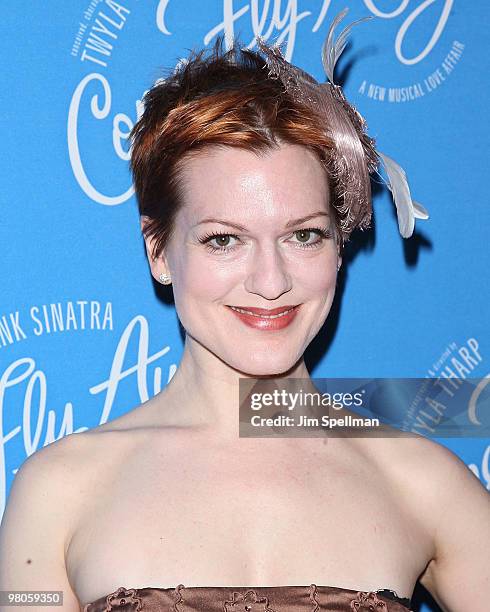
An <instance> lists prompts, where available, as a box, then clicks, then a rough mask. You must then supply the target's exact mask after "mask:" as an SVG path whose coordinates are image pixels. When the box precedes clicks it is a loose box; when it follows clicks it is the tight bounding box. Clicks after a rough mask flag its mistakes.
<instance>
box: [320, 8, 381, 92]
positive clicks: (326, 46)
mask: <svg viewBox="0 0 490 612" xmlns="http://www.w3.org/2000/svg"><path fill="white" fill-rule="evenodd" d="M348 12H349V9H348V7H345V8H344V9H343V10H342V11H340V13H338V15H336V16H335V19H334V20H333V21H332V23H331V24H330V27H329V29H328V33H327V37H326V38H325V42H324V43H323V47H322V63H323V68H324V70H325V74H326V75H327V77H328V80H329V81H330V83H332V85H334V84H335V83H334V79H333V75H334V70H335V65H336V63H337V60H338V59H339V57H340V56H341V55H342V52H343V51H344V49H345V46H346V44H347V38H348V36H349V34H350V31H351V29H352V27H353V26H355V25H356V24H358V23H361V22H362V21H369V20H370V19H373V16H372V15H369V16H368V17H362V18H361V19H358V20H357V21H353V22H352V23H350V24H349V25H348V26H347V27H345V28H344V29H343V30H342V32H341V33H340V34H339V36H338V38H337V40H336V41H335V42H334V35H335V28H336V27H337V26H338V24H339V23H340V22H341V21H342V19H343V18H344V17H345V16H346V15H347V13H348Z"/></svg>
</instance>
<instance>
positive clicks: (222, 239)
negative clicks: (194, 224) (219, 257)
mask: <svg viewBox="0 0 490 612" xmlns="http://www.w3.org/2000/svg"><path fill="white" fill-rule="evenodd" d="M231 239H235V240H238V236H234V235H233V234H207V235H206V236H203V237H202V238H200V239H199V242H201V243H202V244H204V245H205V246H206V248H207V249H208V250H209V251H211V252H215V251H230V250H231V249H233V248H234V247H235V246H236V245H234V244H232V245H231V246H230V240H231ZM213 243H214V244H213Z"/></svg>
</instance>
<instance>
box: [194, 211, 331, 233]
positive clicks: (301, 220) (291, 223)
mask: <svg viewBox="0 0 490 612" xmlns="http://www.w3.org/2000/svg"><path fill="white" fill-rule="evenodd" d="M320 216H322V217H330V215H329V214H328V213H327V212H326V211H324V210H319V211H318V212H315V213H312V214H311V215H306V217H300V218H299V219H292V220H291V221H288V222H287V223H286V225H285V228H286V229H287V228H289V227H293V226H295V225H299V224H300V223H304V222H305V221H309V220H310V219H314V218H315V217H320ZM203 223H219V224H221V225H228V226H230V227H234V228H235V229H237V230H239V231H240V232H246V231H247V228H246V227H243V225H239V224H238V223H233V222H232V221H227V220H226V219H216V218H215V217H206V218H205V219H202V220H201V221H199V223H196V226H197V225H202V224H203ZM194 227H195V226H194Z"/></svg>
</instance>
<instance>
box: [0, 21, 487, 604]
mask: <svg viewBox="0 0 490 612" xmlns="http://www.w3.org/2000/svg"><path fill="white" fill-rule="evenodd" d="M344 14H345V11H344V12H343V13H341V14H340V16H339V17H338V18H337V19H336V20H335V21H334V23H333V24H332V29H331V33H330V34H332V33H333V28H334V27H335V26H336V24H337V23H338V21H340V19H341V18H342V17H343V15H344ZM261 49H262V51H263V53H264V55H265V59H264V57H263V56H261V55H260V54H255V53H252V52H250V51H238V50H237V49H235V50H234V51H232V52H227V53H224V52H223V51H222V50H221V48H220V46H217V47H216V48H215V50H214V52H213V53H212V54H211V55H210V56H209V57H204V56H203V55H202V54H200V55H197V56H193V57H192V58H191V59H190V61H189V62H188V63H187V64H186V65H185V66H181V67H180V68H179V70H178V71H177V72H176V73H174V75H173V76H172V77H171V78H169V79H168V80H166V81H164V82H160V83H157V84H156V85H155V86H154V87H153V88H152V89H151V90H150V91H149V92H148V94H147V96H146V98H145V111H144V114H143V116H142V117H141V119H140V121H139V122H138V124H137V125H136V126H135V129H134V131H133V149H132V168H133V172H134V179H135V186H136V193H137V196H138V202H139V206H140V212H141V219H142V229H143V233H144V236H145V241H146V247H147V252H148V258H149V262H150V267H151V272H152V274H153V276H154V278H155V279H156V280H157V281H159V282H161V283H162V284H170V283H172V284H173V293H174V299H175V306H176V309H177V313H178V317H179V319H180V321H181V323H182V325H183V327H184V329H185V331H186V337H185V348H184V354H183V358H182V361H181V363H180V365H179V368H178V370H177V372H176V374H175V375H174V377H173V378H172V380H171V381H170V383H169V384H168V385H167V386H166V387H165V388H164V390H163V391H162V392H161V393H160V394H158V395H157V396H155V397H154V398H152V399H151V400H150V401H149V402H146V403H145V404H144V405H142V406H140V407H138V408H137V409H135V410H132V411H130V412H129V413H127V414H125V415H124V416H122V417H121V418H118V419H115V420H113V421H111V422H110V423H107V424H105V425H103V426H101V427H97V428H95V429H94V430H91V431H89V432H84V433H82V434H78V435H76V436H69V437H67V438H64V439H62V440H60V441H58V442H56V443H54V444H51V445H50V446H49V447H46V448H43V449H42V450H40V451H38V452H37V453H35V456H32V457H30V458H29V459H28V460H27V461H26V462H25V463H24V464H23V465H22V467H21V469H20V470H19V473H18V474H17V476H16V479H15V482H14V485H13V487H12V490H11V494H10V498H9V504H8V506H7V510H6V512H5V516H4V522H3V526H2V532H1V540H0V544H1V547H2V561H1V566H0V586H1V588H2V589H4V590H6V589H9V590H14V589H29V590H37V589H52V590H61V591H63V596H64V600H63V609H65V610H78V609H79V608H82V609H83V610H84V611H85V612H99V611H102V610H115V609H117V610H134V609H136V610H205V611H211V610H225V611H233V612H239V611H245V610H247V611H252V612H257V611H269V612H272V611H274V612H291V611H293V610H305V611H306V610H321V609H324V610H346V611H347V610H361V611H362V610H366V611H367V610H385V611H387V612H390V611H394V612H403V611H406V610H408V609H409V608H410V600H409V598H410V597H411V594H412V591H413V587H414V585H415V583H416V581H417V579H420V580H421V582H422V583H423V584H424V585H425V586H426V587H427V588H428V589H429V591H430V592H431V593H432V594H433V595H434V597H435V598H436V600H437V601H438V602H439V603H440V605H441V606H442V608H443V609H444V610H451V611H452V612H467V611H468V610H472V612H483V611H484V610H487V609H488V595H489V592H490V591H489V579H488V571H487V569H486V567H485V563H484V560H485V559H486V558H487V555H488V547H489V544H490V536H489V533H488V527H487V525H488V518H489V502H488V498H487V496H486V494H485V492H484V490H483V489H482V487H481V485H480V483H479V482H478V480H477V479H476V478H475V477H474V476H473V475H472V473H471V472H470V471H469V470H468V469H467V468H466V466H465V465H464V463H463V462H462V461H460V460H459V459H458V458H457V457H456V456H455V455H453V454H452V453H451V452H450V451H448V450H447V449H445V448H444V447H442V446H440V445H438V444H435V443H433V442H430V441H428V440H426V439H424V438H421V437H402V438H400V437H398V438H393V437H387V438H381V437H379V438H372V437H369V438H359V437H356V438H350V437H348V436H340V437H334V438H331V439H329V440H328V444H322V443H321V441H320V440H318V439H317V438H313V439H311V438H274V439H271V438H266V439H264V438H260V439H259V438H240V437H239V436H238V410H237V408H238V405H237V404H238V402H237V398H238V382H239V379H240V378H249V379H254V378H258V377H260V378H261V379H271V380H272V379H274V378H276V379H288V378H290V379H298V378H299V379H306V380H308V379H309V373H308V371H307V369H306V366H305V363H304V359H303V354H304V351H305V349H306V348H307V346H308V345H309V344H310V342H311V341H312V340H313V338H314V337H315V336H316V334H317V333H318V331H319V329H320V328H321V327H322V325H323V323H324V321H325V319H326V317H327V316H328V313H329V310H330V307H331V304H332V300H333V297H334V293H335V287H336V280H337V273H338V269H339V267H340V265H341V261H342V248H343V245H344V243H345V241H346V240H347V239H348V237H349V235H350V233H351V232H352V230H353V229H354V228H355V227H361V228H362V227H367V225H368V223H369V217H370V214H371V208H370V192H369V174H370V173H371V172H373V171H374V170H375V169H376V167H377V162H378V161H379V158H381V159H383V161H384V162H385V164H386V168H387V171H388V174H389V176H390V181H389V186H390V188H391V189H392V190H393V192H394V194H395V200H396V204H397V209H398V215H399V224H400V231H401V232H402V234H403V235H410V233H411V232H412V231H413V218H414V216H418V217H422V218H424V217H425V216H426V213H425V211H424V209H423V208H422V207H420V206H419V205H417V204H414V203H413V202H412V201H411V199H410V198H409V192H408V186H407V185H406V181H404V177H403V173H402V172H401V173H400V169H399V167H398V166H397V165H396V164H395V163H394V162H393V161H392V160H390V159H389V158H387V157H385V156H381V154H379V153H378V152H376V151H375V149H374V142H373V141H372V140H371V139H370V138H369V137H368V136H367V135H366V134H365V132H364V127H365V126H364V123H363V121H362V118H361V117H360V116H359V115H357V114H356V112H355V111H354V109H352V107H350V106H349V105H348V103H347V102H346V101H345V99H344V98H343V94H342V92H341V90H340V88H339V87H338V86H336V85H333V67H334V65H335V61H336V59H337V57H338V55H339V54H340V53H341V51H342V45H340V46H339V45H337V44H336V45H334V44H333V38H332V36H331V35H329V39H328V41H327V46H326V49H325V58H326V59H325V63H326V68H327V73H328V72H330V74H329V76H330V83H331V84H326V85H322V86H319V85H318V84H316V83H315V82H314V81H313V80H312V79H311V77H308V75H305V74H304V73H302V72H300V71H299V70H297V69H295V68H294V67H292V66H290V65H289V64H288V63H287V62H285V61H284V60H282V58H281V57H280V55H279V54H278V53H277V52H276V51H274V50H271V49H268V48H267V47H266V45H265V44H263V43H261ZM397 171H398V175H397ZM397 176H398V180H397V178H396V177H397ZM407 194H408V196H407ZM101 466H103V469H102V467H101ZM422 470H423V471H424V475H426V476H427V478H422V477H421V474H422ZM47 474H49V477H48V478H46V475H47ZM465 514H466V516H467V517H468V522H466V521H465ZM120 585H124V586H120ZM149 585H151V586H149ZM184 585H185V586H184ZM327 585H328V586H327Z"/></svg>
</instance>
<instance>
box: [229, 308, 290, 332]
mask: <svg viewBox="0 0 490 612" xmlns="http://www.w3.org/2000/svg"><path fill="white" fill-rule="evenodd" d="M300 306H301V304H296V305H294V304H292V305H289V306H288V305H286V306H281V307H279V308H271V309H268V308H254V307H251V306H228V308H229V309H230V310H231V312H233V314H235V315H236V316H237V317H238V318H239V319H240V320H241V321H243V323H245V325H248V326H249V327H254V328H255V329H261V330H268V331H275V330H278V329H283V328H284V327H287V326H288V325H289V324H290V323H291V322H292V321H293V319H294V318H295V316H296V313H297V312H298V310H299V307H300Z"/></svg>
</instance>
